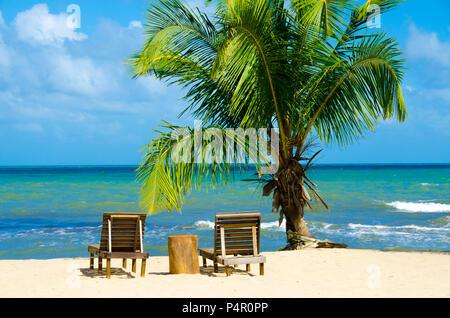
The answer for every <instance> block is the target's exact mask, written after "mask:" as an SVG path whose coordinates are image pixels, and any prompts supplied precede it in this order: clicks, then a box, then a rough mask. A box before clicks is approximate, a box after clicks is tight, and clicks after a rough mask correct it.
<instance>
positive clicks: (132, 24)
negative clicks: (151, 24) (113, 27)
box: [128, 20, 142, 29]
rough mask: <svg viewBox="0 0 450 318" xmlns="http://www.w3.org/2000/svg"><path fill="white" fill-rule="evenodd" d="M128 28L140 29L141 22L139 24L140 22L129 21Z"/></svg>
mask: <svg viewBox="0 0 450 318" xmlns="http://www.w3.org/2000/svg"><path fill="white" fill-rule="evenodd" d="M128 28H130V29H132V28H138V29H142V22H141V21H136V20H133V21H131V22H130V24H129V25H128Z"/></svg>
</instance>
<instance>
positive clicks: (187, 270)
mask: <svg viewBox="0 0 450 318" xmlns="http://www.w3.org/2000/svg"><path fill="white" fill-rule="evenodd" d="M168 248H169V272H170V273H171V274H198V273H200V266H199V261H198V254H197V249H198V236H197V235H174V236H169V242H168Z"/></svg>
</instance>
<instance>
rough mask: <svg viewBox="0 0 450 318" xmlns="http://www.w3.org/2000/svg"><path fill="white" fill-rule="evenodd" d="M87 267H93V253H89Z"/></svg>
mask: <svg viewBox="0 0 450 318" xmlns="http://www.w3.org/2000/svg"><path fill="white" fill-rule="evenodd" d="M89 268H90V269H93V268H94V253H91V256H90V257H89Z"/></svg>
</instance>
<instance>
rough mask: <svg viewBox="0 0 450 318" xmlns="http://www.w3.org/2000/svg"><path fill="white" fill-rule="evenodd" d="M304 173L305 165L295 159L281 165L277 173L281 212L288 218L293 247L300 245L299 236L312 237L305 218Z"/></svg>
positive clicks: (288, 237)
mask: <svg viewBox="0 0 450 318" xmlns="http://www.w3.org/2000/svg"><path fill="white" fill-rule="evenodd" d="M303 175H304V170H303V167H302V166H301V165H300V164H299V163H298V162H297V161H295V160H291V161H289V162H288V164H287V165H286V166H284V167H280V169H279V170H278V172H277V174H276V179H277V181H278V191H279V200H280V206H281V213H282V214H283V215H284V217H285V218H286V237H287V242H288V244H289V245H290V246H293V247H294V246H296V245H298V243H299V241H298V237H299V236H308V237H311V233H309V230H308V227H307V226H306V223H305V220H304V207H305V204H306V199H305V198H304V194H303V190H302V187H303V181H304V179H303ZM296 237H297V239H295V238H296Z"/></svg>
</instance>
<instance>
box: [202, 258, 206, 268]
mask: <svg viewBox="0 0 450 318" xmlns="http://www.w3.org/2000/svg"><path fill="white" fill-rule="evenodd" d="M202 258H203V267H206V258H204V257H202Z"/></svg>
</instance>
